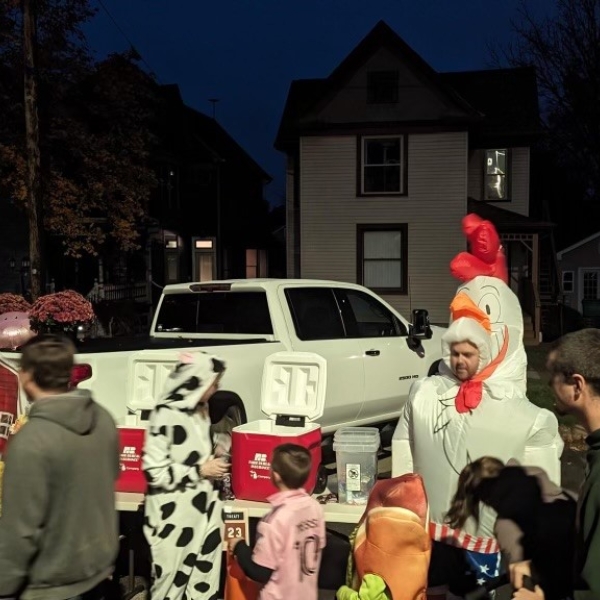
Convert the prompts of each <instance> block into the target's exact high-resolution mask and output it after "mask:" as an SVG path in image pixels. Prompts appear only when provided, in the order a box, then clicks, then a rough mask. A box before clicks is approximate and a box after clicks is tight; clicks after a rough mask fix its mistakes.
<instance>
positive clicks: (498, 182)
mask: <svg viewBox="0 0 600 600" xmlns="http://www.w3.org/2000/svg"><path fill="white" fill-rule="evenodd" d="M509 159H510V157H509V152H508V150H507V149H506V148H500V149H495V150H486V151H485V167H484V168H485V171H484V177H485V183H484V199H485V200H488V201H494V200H495V201H499V200H508V199H509V190H508V188H509V167H510V160H509Z"/></svg>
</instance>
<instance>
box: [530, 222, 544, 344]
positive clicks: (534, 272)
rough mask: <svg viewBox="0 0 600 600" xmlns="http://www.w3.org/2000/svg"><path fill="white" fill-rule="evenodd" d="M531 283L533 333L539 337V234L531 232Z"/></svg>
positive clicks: (540, 322) (540, 324) (540, 315)
mask: <svg viewBox="0 0 600 600" xmlns="http://www.w3.org/2000/svg"><path fill="white" fill-rule="evenodd" d="M531 283H532V286H533V297H534V301H535V315H534V316H533V318H534V323H533V327H534V329H535V335H536V336H537V338H538V339H539V336H540V330H541V327H542V307H541V303H540V234H539V233H534V234H533V247H532V256H531Z"/></svg>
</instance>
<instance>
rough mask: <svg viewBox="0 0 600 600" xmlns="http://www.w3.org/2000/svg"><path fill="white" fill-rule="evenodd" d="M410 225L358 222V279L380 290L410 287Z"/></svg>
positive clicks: (363, 283)
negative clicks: (408, 262) (408, 252)
mask: <svg viewBox="0 0 600 600" xmlns="http://www.w3.org/2000/svg"><path fill="white" fill-rule="evenodd" d="M407 233H408V226H407V225H406V224H402V225H358V226H357V238H358V239H357V242H358V256H357V261H358V273H357V275H358V282H359V283H360V284H362V285H364V286H365V287H368V288H370V289H372V290H378V291H380V292H388V293H396V294H404V293H406V290H407V281H408V277H407V273H408V270H407V269H408V266H407V249H408V243H407V242H408V240H407Z"/></svg>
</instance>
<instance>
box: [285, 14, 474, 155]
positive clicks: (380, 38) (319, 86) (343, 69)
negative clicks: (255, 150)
mask: <svg viewBox="0 0 600 600" xmlns="http://www.w3.org/2000/svg"><path fill="white" fill-rule="evenodd" d="M381 48H386V49H387V50H389V51H390V52H391V53H392V54H394V55H396V56H398V57H399V58H400V59H401V60H402V61H403V62H404V63H405V64H407V65H408V66H409V67H411V69H412V70H413V72H414V73H415V74H418V76H419V77H420V78H421V79H422V80H423V82H424V84H426V85H428V86H429V87H430V89H431V90H432V91H434V92H435V93H436V94H438V95H440V96H442V97H443V98H445V100H446V101H449V102H451V103H453V104H454V105H455V106H456V107H457V108H458V109H459V110H461V111H463V113H464V115H465V118H467V119H468V118H471V119H479V118H481V115H480V113H479V112H478V111H477V110H476V109H474V108H473V107H472V106H471V105H470V104H469V103H468V102H467V101H466V100H465V99H464V98H462V97H461V96H460V94H458V93H457V92H456V91H455V90H454V89H453V88H451V87H449V86H447V85H446V84H445V83H444V82H443V81H442V80H441V79H440V78H439V75H438V73H436V71H434V70H433V69H432V68H431V66H430V65H429V64H428V63H427V62H426V61H425V60H423V58H421V56H419V54H417V53H416V52H415V51H414V50H413V49H412V48H411V47H410V46H409V45H408V44H407V43H406V42H405V41H404V40H403V39H402V38H401V37H400V36H399V35H398V34H397V33H396V32H395V31H394V30H393V29H392V28H391V27H390V26H389V25H387V23H385V22H384V21H379V23H377V25H375V27H374V28H373V29H372V30H371V31H370V32H369V33H368V34H367V36H366V37H365V38H364V39H363V40H362V41H361V42H360V43H359V44H358V46H356V48H354V50H352V52H350V54H349V55H348V56H347V57H346V58H345V59H344V60H343V61H342V62H341V63H340V64H339V65H338V66H337V67H336V68H335V69H334V70H333V71H332V72H331V73H330V75H329V76H328V77H326V78H324V79H301V80H296V81H293V82H292V84H291V86H290V90H289V92H288V98H287V101H286V105H285V108H284V111H283V116H282V118H281V123H280V126H279V131H278V133H277V139H276V141H275V147H280V146H281V144H282V143H283V141H284V140H285V138H286V137H287V136H288V135H289V133H291V132H293V130H294V129H295V126H296V124H297V123H298V120H299V119H300V118H301V117H302V116H304V115H306V114H307V113H308V112H309V111H311V110H318V109H319V108H320V107H322V106H324V105H325V104H326V103H327V102H329V101H330V100H331V99H332V98H333V97H334V96H335V95H336V94H337V93H338V92H339V91H340V90H341V89H342V88H343V87H344V84H346V83H347V82H348V81H349V80H350V79H351V78H352V76H353V75H354V74H355V73H356V71H358V70H359V69H360V68H361V67H362V65H363V64H364V63H365V62H366V61H367V60H368V59H369V58H370V57H371V56H372V55H373V54H374V53H375V52H377V51H378V50H379V49H381Z"/></svg>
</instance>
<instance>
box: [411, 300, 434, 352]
mask: <svg viewBox="0 0 600 600" xmlns="http://www.w3.org/2000/svg"><path fill="white" fill-rule="evenodd" d="M432 336H433V331H432V330H431V325H430V324H429V313H428V312H427V311H426V310H424V309H422V308H416V309H415V310H413V322H412V324H411V325H409V327H408V338H407V339H406V343H407V344H408V347H409V348H410V349H411V350H413V351H414V352H417V353H420V354H421V353H424V352H425V351H424V349H423V346H422V344H421V340H430V339H431V338H432Z"/></svg>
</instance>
